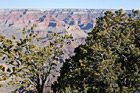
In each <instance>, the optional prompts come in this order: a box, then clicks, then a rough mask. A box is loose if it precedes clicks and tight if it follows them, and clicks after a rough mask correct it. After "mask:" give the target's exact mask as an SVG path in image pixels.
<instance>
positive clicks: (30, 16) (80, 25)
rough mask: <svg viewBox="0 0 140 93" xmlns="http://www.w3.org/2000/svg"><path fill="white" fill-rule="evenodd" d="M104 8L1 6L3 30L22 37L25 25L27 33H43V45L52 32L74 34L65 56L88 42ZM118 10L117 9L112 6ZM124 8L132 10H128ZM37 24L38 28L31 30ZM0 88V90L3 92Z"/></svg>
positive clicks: (9, 36)
mask: <svg viewBox="0 0 140 93" xmlns="http://www.w3.org/2000/svg"><path fill="white" fill-rule="evenodd" d="M105 11H107V10H105V9H0V34H3V35H6V37H8V38H11V35H12V34H14V35H15V36H16V38H20V37H22V33H21V31H22V29H23V27H25V28H26V30H27V33H30V32H32V33H38V34H39V36H42V37H43V38H42V39H41V42H40V44H41V46H45V45H46V44H47V40H48V38H49V36H50V34H51V33H53V32H56V33H58V34H60V35H63V34H72V35H73V38H74V41H72V42H70V45H69V46H65V48H64V52H65V53H66V54H67V55H65V56H64V58H63V59H65V58H67V57H68V56H70V55H72V54H73V49H74V48H75V47H77V46H78V45H79V44H83V43H84V42H85V38H86V37H87V33H88V32H90V31H91V30H92V29H93V28H94V26H95V25H96V18H98V17H101V16H103V15H104V12H105ZM110 11H113V12H114V11H115V10H110ZM125 12H128V13H131V11H129V10H126V11H125ZM33 24H35V30H34V31H31V30H29V29H30V27H31V26H32V25H33ZM9 90H10V88H9V89H3V88H1V89H0V91H1V92H2V91H3V93H6V91H7V93H8V91H9ZM1 92H0V93H1Z"/></svg>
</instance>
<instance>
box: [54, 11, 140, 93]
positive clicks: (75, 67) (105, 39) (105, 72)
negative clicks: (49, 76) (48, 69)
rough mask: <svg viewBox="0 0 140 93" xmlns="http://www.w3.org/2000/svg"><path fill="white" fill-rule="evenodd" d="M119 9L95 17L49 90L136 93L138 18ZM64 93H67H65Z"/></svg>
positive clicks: (139, 48) (139, 57)
mask: <svg viewBox="0 0 140 93" xmlns="http://www.w3.org/2000/svg"><path fill="white" fill-rule="evenodd" d="M122 11H123V10H122V9H121V10H119V11H115V13H112V12H111V11H106V12H105V16H104V17H100V18H97V22H96V26H95V27H94V29H93V30H92V32H91V33H89V36H88V37H87V39H86V43H85V44H84V45H79V46H78V47H77V48H76V49H75V56H72V57H71V58H70V59H67V60H66V62H65V63H64V64H63V67H62V68H61V71H60V77H58V80H57V82H54V84H53V86H52V89H53V90H54V91H58V92H60V93H61V92H65V93H66V91H67V89H69V91H71V92H72V91H79V92H84V93H87V92H89V93H94V92H95V93H96V92H97V93H119V92H121V93H134V92H136V91H140V18H139V17H138V14H139V11H135V10H132V12H133V13H134V15H131V14H129V15H128V16H127V14H126V13H123V12H122ZM67 93H68V92H67Z"/></svg>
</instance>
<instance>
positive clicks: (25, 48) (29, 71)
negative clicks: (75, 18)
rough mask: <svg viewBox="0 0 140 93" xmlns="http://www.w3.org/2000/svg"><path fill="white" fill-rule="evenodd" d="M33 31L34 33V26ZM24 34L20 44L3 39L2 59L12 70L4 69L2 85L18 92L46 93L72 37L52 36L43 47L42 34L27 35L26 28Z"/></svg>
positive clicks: (0, 78) (0, 68)
mask: <svg viewBox="0 0 140 93" xmlns="http://www.w3.org/2000/svg"><path fill="white" fill-rule="evenodd" d="M31 30H34V25H33V27H31ZM22 33H23V34H24V37H23V38H20V40H16V37H15V36H14V35H12V39H6V38H5V36H3V35H0V57H1V58H2V59H3V61H4V62H5V64H6V65H7V66H8V68H5V67H4V66H2V65H1V66H0V71H1V73H0V81H5V80H7V82H8V83H7V85H13V86H14V87H15V88H16V89H18V88H20V87H22V88H24V89H27V90H32V89H36V90H37V91H38V93H43V88H44V86H45V84H47V82H48V77H50V76H53V77H54V76H55V72H56V69H55V68H56V66H57V62H59V61H60V60H62V59H60V57H62V56H63V54H64V53H63V50H62V47H63V45H64V44H65V43H66V41H67V40H68V39H70V38H72V36H71V35H64V36H60V35H58V34H57V33H52V35H51V36H50V38H49V41H48V42H49V43H48V44H47V45H46V46H44V47H43V46H40V45H39V43H40V42H39V41H40V39H41V38H42V37H38V36H37V35H38V34H33V33H30V34H26V30H25V28H24V29H23V31H22ZM2 86H4V85H2V84H1V85H0V87H2Z"/></svg>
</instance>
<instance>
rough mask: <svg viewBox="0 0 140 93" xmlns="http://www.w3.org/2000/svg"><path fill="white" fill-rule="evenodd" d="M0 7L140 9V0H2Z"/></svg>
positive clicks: (0, 0)
mask: <svg viewBox="0 0 140 93" xmlns="http://www.w3.org/2000/svg"><path fill="white" fill-rule="evenodd" d="M0 8H87V9H120V8H122V9H125V10H131V9H140V0H0Z"/></svg>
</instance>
